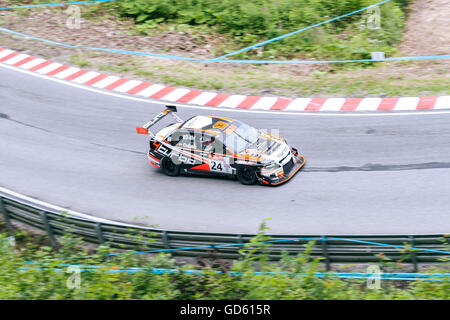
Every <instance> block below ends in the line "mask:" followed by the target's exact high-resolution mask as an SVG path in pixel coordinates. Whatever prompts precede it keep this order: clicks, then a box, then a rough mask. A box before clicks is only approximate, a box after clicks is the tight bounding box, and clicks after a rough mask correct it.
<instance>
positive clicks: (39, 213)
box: [0, 195, 448, 270]
mask: <svg viewBox="0 0 450 320" xmlns="http://www.w3.org/2000/svg"><path fill="white" fill-rule="evenodd" d="M0 214H2V215H3V218H4V221H5V223H6V225H7V226H8V228H13V226H12V224H11V220H15V221H18V222H21V223H23V224H25V225H28V226H32V227H35V228H38V229H41V230H44V231H45V232H46V233H47V234H48V236H49V239H50V243H51V245H52V246H57V239H56V236H58V235H63V234H66V233H67V232H70V233H72V234H75V235H77V236H80V237H81V238H83V239H84V240H85V241H87V242H90V243H94V244H101V243H104V242H108V243H109V245H110V246H111V247H113V248H120V249H132V250H136V249H139V250H161V249H163V250H164V249H168V250H170V251H171V253H172V254H173V255H176V256H190V257H193V256H197V257H198V256H200V257H213V258H224V259H227V258H228V259H236V258H238V257H239V256H240V254H239V252H238V251H239V250H240V249H241V248H242V246H239V245H232V246H224V247H220V246H222V245H227V244H239V243H244V242H248V241H249V240H250V239H251V238H253V237H254V236H255V235H254V234H229V233H202V232H183V231H168V230H158V229H152V228H146V227H139V226H132V225H127V224H123V223H119V222H117V223H116V222H113V221H109V220H105V219H100V218H95V217H92V218H91V219H90V218H88V217H87V216H85V217H79V216H74V215H73V214H71V213H70V212H63V211H61V212H58V211H57V210H53V209H48V208H45V207H44V206H41V205H39V204H36V203H33V201H25V200H21V199H16V198H14V197H12V196H5V195H0ZM270 237H271V240H283V239H285V240H286V241H280V242H276V241H273V242H272V243H270V258H271V259H272V260H277V259H279V258H280V257H281V254H282V252H283V251H286V252H288V253H289V254H297V253H299V252H303V251H304V250H305V246H304V245H305V244H307V243H308V241H309V240H306V239H305V240H292V241H290V240H287V239H292V238H302V237H305V238H311V237H319V239H318V241H316V243H315V245H314V246H313V248H312V251H311V253H310V254H311V255H312V256H315V257H323V258H324V263H325V265H326V267H327V270H329V269H330V264H331V263H367V262H379V261H380V257H379V254H382V255H384V256H385V257H386V258H389V259H391V260H392V261H394V262H395V261H398V260H401V261H402V262H406V263H412V264H413V265H414V270H418V266H419V264H423V263H435V262H440V261H442V259H443V258H444V257H447V258H448V255H446V254H444V253H443V252H442V253H441V252H430V251H425V249H428V250H431V251H432V250H436V251H445V250H446V248H447V247H448V238H447V237H446V235H357V236H356V235H354V236H347V235H346V236H345V238H346V239H342V238H343V236H331V235H330V236H325V235H317V236H314V235H308V236H298V235H270ZM339 237H340V238H339ZM357 241H361V242H357ZM367 242H382V243H383V244H385V245H384V246H380V245H377V244H372V243H367ZM389 245H400V246H404V245H409V246H411V247H414V248H418V249H421V248H422V249H424V251H422V250H405V249H401V248H396V247H392V246H389ZM208 246H211V247H208ZM189 247H207V248H197V249H195V250H184V249H186V248H189ZM178 249H179V250H178Z"/></svg>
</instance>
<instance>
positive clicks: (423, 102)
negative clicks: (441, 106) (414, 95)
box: [417, 97, 437, 110]
mask: <svg viewBox="0 0 450 320" xmlns="http://www.w3.org/2000/svg"><path fill="white" fill-rule="evenodd" d="M436 100H437V97H421V98H420V100H419V104H418V105H417V110H429V109H433V107H434V105H435V104H436Z"/></svg>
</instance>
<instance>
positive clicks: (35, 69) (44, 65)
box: [29, 60, 53, 71]
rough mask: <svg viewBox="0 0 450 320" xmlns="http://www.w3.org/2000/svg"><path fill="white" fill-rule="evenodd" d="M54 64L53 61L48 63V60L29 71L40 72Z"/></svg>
mask: <svg viewBox="0 0 450 320" xmlns="http://www.w3.org/2000/svg"><path fill="white" fill-rule="evenodd" d="M52 63H53V61H48V60H47V61H44V62H41V63H39V64H38V65H36V66H34V67H32V68H30V69H29V70H30V71H38V70H39V69H41V68H45V67H46V66H48V65H50V64H52Z"/></svg>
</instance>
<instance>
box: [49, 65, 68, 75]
mask: <svg viewBox="0 0 450 320" xmlns="http://www.w3.org/2000/svg"><path fill="white" fill-rule="evenodd" d="M66 69H69V66H60V67H58V68H56V69H54V70H52V71H50V72H48V73H47V75H48V76H54V75H56V74H57V73H60V72H61V71H64V70H66Z"/></svg>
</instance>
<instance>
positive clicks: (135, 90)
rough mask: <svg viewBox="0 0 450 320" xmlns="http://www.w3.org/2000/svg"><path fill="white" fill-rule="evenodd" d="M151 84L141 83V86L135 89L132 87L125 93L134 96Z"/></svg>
mask: <svg viewBox="0 0 450 320" xmlns="http://www.w3.org/2000/svg"><path fill="white" fill-rule="evenodd" d="M151 85H152V84H151V83H150V82H142V83H141V84H139V85H137V86H136V87H134V88H133V89H131V90H128V91H127V93H129V94H136V93H138V92H140V91H142V90H144V89H146V88H148V87H150V86H151Z"/></svg>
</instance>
